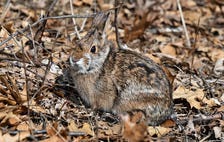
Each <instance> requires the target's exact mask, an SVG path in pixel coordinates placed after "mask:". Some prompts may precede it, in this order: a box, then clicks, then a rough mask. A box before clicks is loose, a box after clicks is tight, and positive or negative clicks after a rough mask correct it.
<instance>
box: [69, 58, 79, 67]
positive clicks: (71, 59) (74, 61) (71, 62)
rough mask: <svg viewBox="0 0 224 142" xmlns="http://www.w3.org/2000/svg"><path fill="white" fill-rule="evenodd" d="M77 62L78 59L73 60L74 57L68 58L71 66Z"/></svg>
mask: <svg viewBox="0 0 224 142" xmlns="http://www.w3.org/2000/svg"><path fill="white" fill-rule="evenodd" d="M78 61H79V60H78V59H75V58H74V57H72V56H70V57H69V63H70V64H71V65H74V64H75V63H76V62H78Z"/></svg>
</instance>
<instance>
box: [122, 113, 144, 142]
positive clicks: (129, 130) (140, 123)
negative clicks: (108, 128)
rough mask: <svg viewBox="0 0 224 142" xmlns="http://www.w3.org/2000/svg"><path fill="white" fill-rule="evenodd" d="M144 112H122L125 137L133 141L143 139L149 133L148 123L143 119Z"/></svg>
mask: <svg viewBox="0 0 224 142" xmlns="http://www.w3.org/2000/svg"><path fill="white" fill-rule="evenodd" d="M143 115H144V114H142V112H136V113H134V114H133V115H129V114H122V115H120V116H121V119H122V122H123V124H122V125H123V130H122V135H123V137H124V138H125V139H127V140H128V141H131V142H137V141H143V140H144V137H145V136H146V133H147V124H146V121H145V119H143V117H144V116H143Z"/></svg>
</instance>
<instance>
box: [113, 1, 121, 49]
mask: <svg viewBox="0 0 224 142" xmlns="http://www.w3.org/2000/svg"><path fill="white" fill-rule="evenodd" d="M119 4H120V3H119V2H118V0H115V4H114V7H117V6H118V5H119ZM119 10H120V6H119V7H117V8H115V14H114V27H115V33H116V42H117V45H118V48H119V49H121V44H120V37H119V33H118V26H117V16H118V13H119Z"/></svg>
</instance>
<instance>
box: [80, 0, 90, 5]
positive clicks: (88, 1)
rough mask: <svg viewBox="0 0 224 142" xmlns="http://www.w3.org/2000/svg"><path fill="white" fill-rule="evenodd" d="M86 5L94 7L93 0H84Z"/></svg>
mask: <svg viewBox="0 0 224 142" xmlns="http://www.w3.org/2000/svg"><path fill="white" fill-rule="evenodd" d="M82 1H83V2H84V3H86V4H88V5H92V4H93V0H82Z"/></svg>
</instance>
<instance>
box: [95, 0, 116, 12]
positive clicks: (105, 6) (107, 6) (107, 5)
mask: <svg viewBox="0 0 224 142" xmlns="http://www.w3.org/2000/svg"><path fill="white" fill-rule="evenodd" d="M97 3H98V4H99V6H100V9H101V10H103V11H104V10H108V9H111V8H113V4H110V3H105V2H104V0H97Z"/></svg>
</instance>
